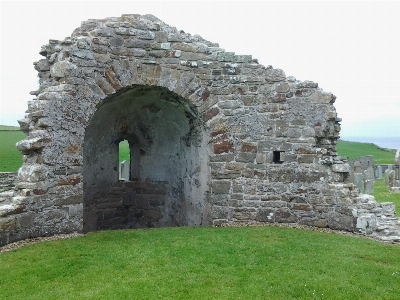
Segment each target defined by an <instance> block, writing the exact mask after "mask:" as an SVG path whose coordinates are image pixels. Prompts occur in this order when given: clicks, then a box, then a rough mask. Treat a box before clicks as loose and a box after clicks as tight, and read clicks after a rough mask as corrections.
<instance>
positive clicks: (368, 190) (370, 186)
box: [363, 167, 375, 195]
mask: <svg viewBox="0 0 400 300" xmlns="http://www.w3.org/2000/svg"><path fill="white" fill-rule="evenodd" d="M374 177H375V176H374V169H373V168H372V167H369V168H368V169H367V170H365V171H364V178H363V179H364V193H365V194H368V195H372V194H373V193H374Z"/></svg>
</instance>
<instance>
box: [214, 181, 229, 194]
mask: <svg viewBox="0 0 400 300" xmlns="http://www.w3.org/2000/svg"><path fill="white" fill-rule="evenodd" d="M230 189H231V182H230V181H229V180H214V181H213V182H212V193H213V194H229V192H230Z"/></svg>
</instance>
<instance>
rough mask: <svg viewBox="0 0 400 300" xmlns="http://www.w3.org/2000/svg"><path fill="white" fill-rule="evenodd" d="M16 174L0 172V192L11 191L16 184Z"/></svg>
mask: <svg viewBox="0 0 400 300" xmlns="http://www.w3.org/2000/svg"><path fill="white" fill-rule="evenodd" d="M17 174H18V173H17V172H0V192H2V191H8V190H12V189H13V188H14V187H15V184H16V183H17V182H18V177H17Z"/></svg>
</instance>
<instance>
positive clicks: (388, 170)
mask: <svg viewBox="0 0 400 300" xmlns="http://www.w3.org/2000/svg"><path fill="white" fill-rule="evenodd" d="M390 171H391V170H390V169H389V168H388V169H386V171H385V179H386V186H387V187H389V172H390Z"/></svg>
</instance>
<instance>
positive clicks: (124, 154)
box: [119, 140, 131, 161]
mask: <svg viewBox="0 0 400 300" xmlns="http://www.w3.org/2000/svg"><path fill="white" fill-rule="evenodd" d="M129 152H130V151H129V144H128V141H127V140H124V141H122V142H121V143H119V161H124V160H126V161H130V160H131V159H130V157H129V156H130V153H129Z"/></svg>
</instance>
